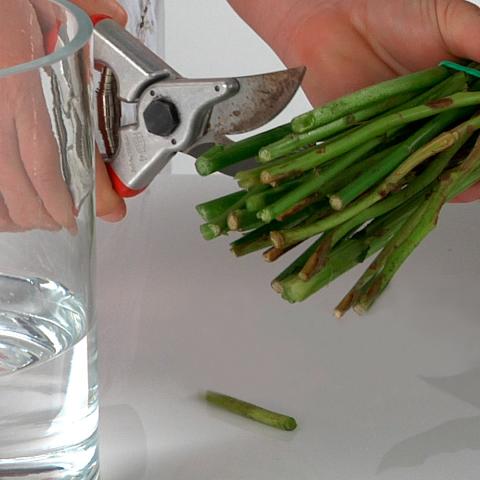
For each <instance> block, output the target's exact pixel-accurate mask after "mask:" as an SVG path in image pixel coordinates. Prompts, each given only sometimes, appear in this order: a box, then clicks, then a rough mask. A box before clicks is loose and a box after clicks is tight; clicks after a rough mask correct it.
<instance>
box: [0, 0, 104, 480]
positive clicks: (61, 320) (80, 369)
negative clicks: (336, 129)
mask: <svg viewBox="0 0 480 480" xmlns="http://www.w3.org/2000/svg"><path fill="white" fill-rule="evenodd" d="M91 35H92V26H91V23H90V21H89V19H88V17H86V16H85V14H83V13H82V12H81V11H80V10H78V9H77V8H76V7H73V6H71V5H70V4H69V3H68V2H67V1H65V0H15V1H9V2H3V3H2V13H1V15H0V95H1V98H2V105H1V108H0V478H10V477H13V478H17V479H27V478H28V479H35V480H46V479H49V480H52V479H73V478H75V479H95V478H97V477H98V464H97V443H96V431H97V420H98V399H97V378H96V348H95V347H96V345H95V344H96V342H95V325H94V319H93V313H94V312H93V304H92V266H93V265H92V260H93V255H94V176H93V173H94V163H93V162H94V154H93V151H94V147H93V140H92V119H91V112H92V108H91V75H92V71H91V64H92V61H91V49H90V38H91ZM6 45H8V50H7V47H6Z"/></svg>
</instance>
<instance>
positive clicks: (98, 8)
mask: <svg viewBox="0 0 480 480" xmlns="http://www.w3.org/2000/svg"><path fill="white" fill-rule="evenodd" d="M73 3H75V5H77V6H78V7H80V8H81V9H83V10H85V12H87V13H88V14H89V15H97V14H104V15H109V16H110V17H112V18H113V19H114V20H115V21H117V22H118V23H119V24H120V25H122V26H125V25H126V24H127V20H128V16H127V12H126V11H125V10H124V9H123V7H122V6H121V5H120V3H118V2H117V1H116V0H73Z"/></svg>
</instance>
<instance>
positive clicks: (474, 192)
mask: <svg viewBox="0 0 480 480" xmlns="http://www.w3.org/2000/svg"><path fill="white" fill-rule="evenodd" d="M477 200H480V183H477V184H476V185H474V186H473V187H472V188H470V189H468V190H467V191H465V192H463V193H461V194H460V195H459V196H458V197H456V198H455V199H454V200H453V203H470V202H475V201H477Z"/></svg>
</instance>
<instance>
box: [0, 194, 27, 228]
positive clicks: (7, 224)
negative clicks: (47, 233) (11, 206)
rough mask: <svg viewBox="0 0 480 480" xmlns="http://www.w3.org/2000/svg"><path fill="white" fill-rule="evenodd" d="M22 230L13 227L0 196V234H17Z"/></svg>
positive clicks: (15, 226) (13, 224)
mask: <svg viewBox="0 0 480 480" xmlns="http://www.w3.org/2000/svg"><path fill="white" fill-rule="evenodd" d="M21 230H22V229H21V228H20V227H19V226H17V225H15V223H14V222H13V220H12V219H11V218H10V215H9V213H8V208H7V206H6V205H5V202H4V200H3V197H2V195H0V232H18V231H21Z"/></svg>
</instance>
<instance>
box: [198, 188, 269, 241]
mask: <svg viewBox="0 0 480 480" xmlns="http://www.w3.org/2000/svg"><path fill="white" fill-rule="evenodd" d="M266 188H267V187H266V186H265V185H260V186H257V187H254V188H253V189H252V190H251V191H249V192H246V193H245V195H243V196H242V197H241V198H240V199H239V200H237V201H236V202H235V203H234V204H233V205H231V206H230V207H229V208H228V209H227V210H225V211H224V212H223V213H221V214H220V215H218V217H215V218H214V219H212V220H210V221H209V222H208V223H204V224H203V225H200V232H201V233H202V235H203V238H204V239H205V240H212V239H214V238H216V237H219V236H220V235H223V234H224V233H226V232H227V231H228V223H227V221H228V215H229V214H230V212H233V211H234V210H239V209H242V208H244V206H245V203H246V201H247V199H248V198H249V197H250V196H251V195H254V194H256V193H259V192H262V191H263V190H265V189H266Z"/></svg>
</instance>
